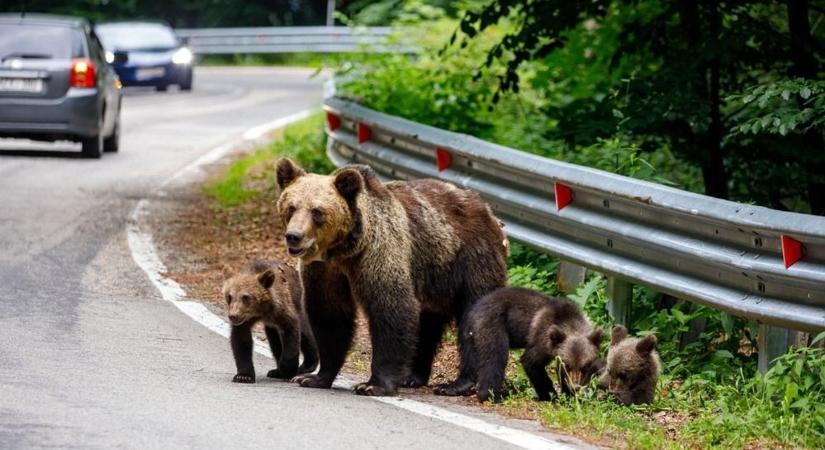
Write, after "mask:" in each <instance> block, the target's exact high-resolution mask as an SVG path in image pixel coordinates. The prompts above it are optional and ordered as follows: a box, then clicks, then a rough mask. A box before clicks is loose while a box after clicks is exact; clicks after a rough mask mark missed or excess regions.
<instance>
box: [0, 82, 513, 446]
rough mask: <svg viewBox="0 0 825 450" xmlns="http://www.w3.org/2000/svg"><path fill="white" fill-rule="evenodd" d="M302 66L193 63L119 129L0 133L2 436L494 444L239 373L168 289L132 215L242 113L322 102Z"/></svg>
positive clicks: (139, 97) (235, 129)
mask: <svg viewBox="0 0 825 450" xmlns="http://www.w3.org/2000/svg"><path fill="white" fill-rule="evenodd" d="M309 74H310V71H308V70H296V69H199V70H198V72H197V74H196V78H195V90H194V92H192V93H178V92H169V93H164V94H155V93H154V92H151V91H130V92H127V93H126V96H125V99H124V106H123V116H122V118H123V135H122V136H123V141H122V145H121V151H120V153H117V154H105V155H104V156H103V159H102V160H84V159H80V158H77V157H74V152H76V151H78V148H77V147H72V146H66V145H57V146H55V145H32V144H29V143H26V142H20V141H0V448H31V447H55V446H56V447H61V448H64V447H81V448H115V447H128V448H160V447H163V448H180V447H188V448H191V447H197V448H240V447H243V448H275V447H286V448H400V447H412V448H439V449H441V448H471V449H485V448H501V447H506V446H507V444H506V443H504V442H503V441H499V440H496V439H494V438H492V437H490V436H487V435H484V434H481V433H477V432H474V431H470V430H468V429H465V428H462V427H458V426H455V425H451V424H449V423H446V422H443V421H439V420H436V419H433V418H429V417H425V416H422V415H418V414H414V413H411V412H409V411H405V410H403V409H400V408H397V407H394V406H392V405H388V404H384V403H380V402H376V401H372V400H370V399H367V398H362V397H358V396H355V395H353V394H352V393H350V392H346V391H340V390H337V391H336V390H333V391H329V390H326V391H325V390H311V389H303V388H299V387H297V386H295V385H292V384H289V383H284V382H277V381H269V380H266V379H265V378H264V379H261V376H262V375H264V374H265V373H266V370H267V369H268V368H269V366H270V365H271V364H272V363H271V361H269V360H265V359H264V358H261V357H259V356H258V355H256V363H257V364H258V375H259V382H258V383H257V384H255V385H238V384H233V383H231V382H230V381H229V380H230V379H231V376H232V375H233V374H234V367H233V362H232V356H231V353H230V351H229V346H228V343H227V341H226V339H225V338H223V337H221V336H219V335H217V334H215V333H213V332H211V331H209V330H208V329H206V328H204V327H203V326H201V325H200V324H198V323H196V322H194V321H192V320H190V319H189V318H188V317H186V316H185V315H183V314H182V313H181V312H180V311H178V310H177V309H175V308H174V307H173V306H172V305H171V304H170V303H168V302H165V301H163V300H162V299H161V298H160V295H159V293H158V292H157V290H156V289H155V288H154V286H153V285H152V284H151V283H150V282H149V281H148V279H147V277H146V275H145V274H144V273H143V272H142V271H141V270H140V269H139V268H138V267H137V266H136V264H135V263H134V262H133V260H132V257H131V254H130V251H129V246H128V244H127V239H126V231H125V227H126V223H127V220H128V217H129V214H130V213H131V211H132V210H133V209H134V207H135V204H136V203H137V201H138V200H139V199H141V198H144V197H147V196H150V195H151V194H152V193H153V192H154V191H155V190H156V189H157V187H158V186H159V185H160V184H161V183H163V182H164V181H165V180H166V179H167V178H169V177H170V175H171V174H173V173H175V172H176V171H177V170H179V169H180V168H181V167H184V166H186V165H187V164H188V163H190V162H191V161H193V160H195V159H197V158H198V157H199V156H201V155H202V154H204V153H206V152H207V151H209V150H210V149H212V148H214V147H216V146H218V145H219V144H221V143H222V142H225V141H227V140H228V139H230V138H232V137H233V136H237V135H239V134H240V133H243V131H244V130H247V129H249V128H250V127H253V126H256V125H259V124H262V123H265V122H268V121H272V120H273V119H276V118H279V117H283V116H287V115H290V114H293V113H296V112H298V111H301V110H305V109H307V108H309V107H313V106H318V105H319V104H320V101H321V95H322V89H321V84H322V83H321V81H320V80H312V79H309V78H308V75H309Z"/></svg>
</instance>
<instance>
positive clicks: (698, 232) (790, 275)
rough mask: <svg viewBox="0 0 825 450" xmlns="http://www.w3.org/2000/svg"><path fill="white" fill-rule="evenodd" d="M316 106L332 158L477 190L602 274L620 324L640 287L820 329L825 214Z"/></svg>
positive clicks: (522, 229)
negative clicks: (748, 201)
mask: <svg viewBox="0 0 825 450" xmlns="http://www.w3.org/2000/svg"><path fill="white" fill-rule="evenodd" d="M324 108H325V110H326V111H327V133H328V135H329V140H328V148H327V154H328V156H329V157H330V159H332V161H333V162H334V163H335V164H336V165H338V166H340V165H344V164H349V163H364V164H369V165H370V166H372V167H373V168H374V169H375V170H376V171H378V172H379V173H380V174H381V175H383V176H384V177H385V178H395V179H415V178H425V177H427V178H439V179H442V180H445V181H449V182H452V183H454V184H456V185H458V186H463V187H466V188H470V189H473V190H475V191H477V192H478V193H479V194H481V196H482V197H483V198H484V199H485V200H486V201H487V202H488V203H489V204H490V206H491V208H492V209H493V211H494V212H495V213H496V215H497V216H498V217H499V218H501V219H502V220H504V221H505V223H506V226H505V231H506V232H507V234H508V235H509V236H510V237H511V238H512V239H514V240H516V241H520V242H523V243H526V244H528V245H530V246H533V247H536V248H538V249H540V250H543V251H546V252H547V253H550V254H553V255H556V256H558V257H560V258H562V259H563V260H567V261H572V262H574V263H576V264H580V265H583V266H586V267H588V268H590V269H593V270H596V271H599V272H603V273H606V274H607V275H608V276H610V277H611V278H610V279H609V288H610V295H611V299H610V301H611V305H610V308H611V313H612V314H614V317H615V318H617V320H618V321H619V322H623V321H626V317H627V314H628V311H629V308H630V303H629V302H630V297H631V292H632V290H631V289H629V287H630V284H629V283H638V284H642V285H646V286H649V287H651V288H654V289H657V290H659V291H662V292H665V293H668V294H670V295H673V296H675V297H677V298H681V299H685V300H689V301H692V302H696V303H700V304H704V305H708V306H711V307H713V308H717V309H720V310H723V311H726V312H728V313H731V314H733V315H737V316H742V317H746V318H749V319H753V320H757V321H759V322H760V323H761V324H769V325H775V326H780V327H784V328H791V329H796V330H803V331H816V330H822V329H825V217H817V216H810V215H805V214H797V213H788V212H780V211H776V210H772V209H768V208H763V207H759V206H751V205H744V204H740V203H735V202H730V201H726V200H719V199H715V198H711V197H707V196H704V195H699V194H694V193H690V192H685V191H681V190H678V189H673V188H670V187H667V186H662V185H658V184H655V183H649V182H645V181H640V180H636V179H632V178H628V177H624V176H620V175H615V174H612V173H608V172H604V171H601V170H596V169H592V168H588V167H582V166H577V165H573V164H568V163H564V162H560V161H555V160H551V159H547V158H542V157H539V156H536V155H532V154H529V153H525V152H522V151H519V150H514V149H511V148H507V147H503V146H500V145H496V144H492V143H489V142H485V141H482V140H480V139H477V138H474V137H472V136H468V135H464V134H459V133H453V132H449V131H444V130H440V129H437V128H433V127H430V126H426V125H421V124H418V123H415V122H411V121H408V120H405V119H402V118H399V117H394V116H390V115H386V114H382V113H379V112H376V111H373V110H370V109H367V108H364V107H362V106H359V105H357V104H355V103H351V102H348V101H345V100H341V99H339V98H328V99H327V100H326V101H325V104H324ZM786 264H787V265H789V267H787V268H786ZM617 316H620V317H617ZM763 326H764V325H763ZM765 330H768V328H765ZM762 334H767V333H762ZM766 342H767V341H766ZM765 345H767V343H766V344H765ZM786 349H787V347H785V350H786ZM782 352H784V350H783V351H782Z"/></svg>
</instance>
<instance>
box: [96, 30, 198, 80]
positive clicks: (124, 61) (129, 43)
mask: <svg viewBox="0 0 825 450" xmlns="http://www.w3.org/2000/svg"><path fill="white" fill-rule="evenodd" d="M95 31H96V32H97V34H98V36H100V40H101V41H103V46H104V47H105V48H106V51H107V53H108V58H109V61H111V62H112V65H113V67H114V68H115V71H116V72H117V74H118V76H119V77H120V81H121V82H122V83H123V85H124V86H153V87H155V89H157V90H159V91H165V90H166V88H167V87H169V85H172V84H176V85H178V86H180V88H181V90H184V91H188V90H191V89H192V62H193V61H192V60H193V55H192V52H191V51H190V50H189V49H188V48H186V47H185V46H183V44H182V43H181V42H180V41H179V40H178V38H177V36H175V33H174V32H173V31H172V29H171V28H169V27H168V26H166V25H164V24H162V23H155V22H112V23H103V24H99V25H97V26H95Z"/></svg>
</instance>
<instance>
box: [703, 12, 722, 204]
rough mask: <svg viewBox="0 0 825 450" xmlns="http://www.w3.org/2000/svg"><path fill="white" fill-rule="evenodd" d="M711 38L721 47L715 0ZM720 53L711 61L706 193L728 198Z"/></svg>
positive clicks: (720, 25) (719, 19)
mask: <svg viewBox="0 0 825 450" xmlns="http://www.w3.org/2000/svg"><path fill="white" fill-rule="evenodd" d="M709 7H710V40H711V44H712V46H711V47H712V48H713V49H714V51H716V50H715V49H718V48H719V45H720V44H719V36H720V34H721V33H722V18H721V14H720V13H719V3H718V2H716V1H714V2H711V3H710V5H709ZM719 71H720V68H719V55H718V54H715V53H714V56H713V58H712V59H711V61H710V92H709V95H708V103H709V104H710V128H708V134H707V146H708V152H709V154H708V169H709V172H710V173H709V174H708V175H710V179H708V178H705V193H706V194H708V195H711V196H713V197H719V198H728V176H727V173H726V171H725V162H724V160H723V159H722V135H723V134H724V131H723V127H722V116H721V113H720V112H719V109H720V108H721V103H722V100H721V95H720V86H719V77H720V73H719Z"/></svg>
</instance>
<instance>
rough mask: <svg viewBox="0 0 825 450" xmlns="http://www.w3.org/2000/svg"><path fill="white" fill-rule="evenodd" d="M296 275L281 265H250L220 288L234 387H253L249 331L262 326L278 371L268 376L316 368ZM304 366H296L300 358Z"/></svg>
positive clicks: (312, 342)
mask: <svg viewBox="0 0 825 450" xmlns="http://www.w3.org/2000/svg"><path fill="white" fill-rule="evenodd" d="M302 295H303V291H302V288H301V280H300V276H299V275H298V271H296V270H295V269H293V268H292V267H290V266H288V265H287V264H285V263H283V262H280V261H253V262H252V263H250V264H249V265H248V266H246V267H245V268H244V269H243V270H241V271H240V272H238V273H236V274H235V275H233V276H232V277H230V278H229V279H227V280H226V281H225V282H224V284H223V296H224V299H225V300H226V312H227V315H228V317H229V322H230V323H231V325H232V333H231V336H230V343H231V345H232V354H233V356H234V357H235V366H236V367H237V370H238V373H237V375H235V377H234V378H233V379H232V381H233V382H235V383H254V382H255V366H254V364H253V363H252V351H253V347H254V344H253V340H252V339H253V338H252V327H253V326H254V325H255V324H256V323H258V322H262V323H263V324H264V331H265V332H266V338H267V340H268V341H269V347H270V349H272V356H273V357H274V358H275V360H276V361H277V362H278V368H277V369H273V370H270V371H269V373H267V377H269V378H282V379H291V378H292V377H294V376H295V375H297V374H301V373H309V372H312V371H314V370H315V368H316V367H317V366H318V350H317V348H316V346H315V339H314V337H313V335H312V331H311V329H310V326H309V322H308V320H307V316H306V314H305V313H304V308H303V304H302ZM301 352H302V353H303V355H304V362H303V364H301V366H300V367H298V358H299V354H300V353H301Z"/></svg>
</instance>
